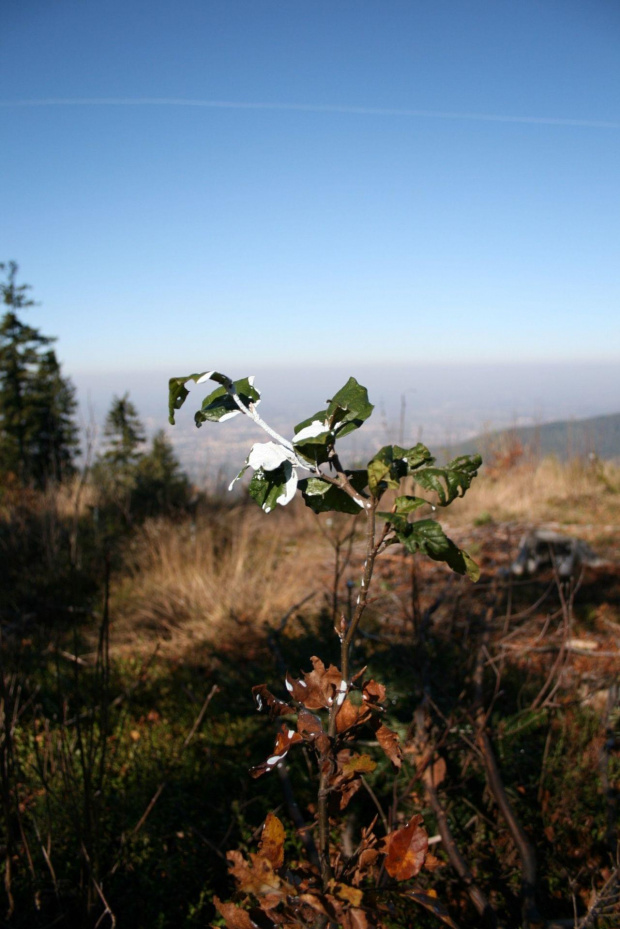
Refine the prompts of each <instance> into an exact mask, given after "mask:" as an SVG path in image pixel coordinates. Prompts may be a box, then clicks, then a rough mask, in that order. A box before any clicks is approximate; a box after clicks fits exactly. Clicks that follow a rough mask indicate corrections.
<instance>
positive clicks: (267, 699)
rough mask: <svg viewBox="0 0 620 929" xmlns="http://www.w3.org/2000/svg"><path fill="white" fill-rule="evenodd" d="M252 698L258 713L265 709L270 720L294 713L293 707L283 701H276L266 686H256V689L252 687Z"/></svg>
mask: <svg viewBox="0 0 620 929" xmlns="http://www.w3.org/2000/svg"><path fill="white" fill-rule="evenodd" d="M252 696H253V697H254V703H255V704H256V709H257V710H258V712H259V713H260V712H261V711H262V710H264V709H265V707H267V709H268V710H269V715H270V717H271V718H272V719H273V718H274V717H275V716H289V715H290V714H291V713H294V712H295V709H294V707H292V706H290V705H289V704H288V703H285V702H284V700H278V698H277V697H274V695H273V694H272V693H271V691H270V690H268V689H267V685H266V684H257V685H256V687H253V688H252Z"/></svg>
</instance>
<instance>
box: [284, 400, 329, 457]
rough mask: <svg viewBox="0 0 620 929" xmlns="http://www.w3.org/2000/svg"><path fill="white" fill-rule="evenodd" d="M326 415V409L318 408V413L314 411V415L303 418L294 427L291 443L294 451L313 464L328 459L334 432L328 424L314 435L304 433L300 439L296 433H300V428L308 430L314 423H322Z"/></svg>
mask: <svg viewBox="0 0 620 929" xmlns="http://www.w3.org/2000/svg"><path fill="white" fill-rule="evenodd" d="M326 417H327V410H320V411H319V412H318V413H315V414H314V416H310V417H309V418H308V419H304V420H303V422H301V423H297V425H296V426H295V427H294V432H295V438H293V445H294V446H295V451H296V452H298V454H300V455H302V456H303V457H304V458H306V459H307V460H308V461H311V462H312V463H313V464H314V465H320V464H324V463H325V462H326V461H327V460H328V456H329V450H330V448H332V447H333V445H334V433H333V432H332V431H331V430H330V428H329V427H328V426H325V428H324V429H323V430H322V431H321V432H318V433H317V434H316V435H305V436H302V438H301V439H298V438H297V435H298V434H299V433H301V432H302V430H309V428H310V427H311V426H313V425H314V424H315V423H321V424H324V423H325V420H326Z"/></svg>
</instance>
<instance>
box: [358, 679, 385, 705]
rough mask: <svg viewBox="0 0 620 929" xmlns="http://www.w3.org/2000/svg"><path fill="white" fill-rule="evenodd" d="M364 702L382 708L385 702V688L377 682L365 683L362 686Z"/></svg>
mask: <svg viewBox="0 0 620 929" xmlns="http://www.w3.org/2000/svg"><path fill="white" fill-rule="evenodd" d="M362 700H363V701H364V702H365V703H368V704H370V705H371V706H380V705H381V704H382V703H384V702H385V687H384V686H383V684H379V683H378V682H377V681H373V680H370V681H365V682H364V684H363V685H362Z"/></svg>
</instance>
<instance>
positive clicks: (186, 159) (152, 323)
mask: <svg viewBox="0 0 620 929" xmlns="http://www.w3.org/2000/svg"><path fill="white" fill-rule="evenodd" d="M0 36H1V38H0V52H1V54H0V113H1V118H2V126H3V131H2V144H1V145H0V196H1V199H0V202H1V203H2V222H1V223H0V260H8V259H15V260H17V261H18V262H19V264H20V268H21V279H22V280H23V281H27V282H29V283H31V284H32V285H33V287H34V291H33V296H34V297H35V298H36V299H38V300H40V301H41V306H39V307H37V308H36V309H33V310H32V311H30V313H29V316H28V321H29V322H31V323H32V324H35V325H38V326H40V327H41V328H42V330H43V331H44V332H46V333H49V334H55V335H57V336H58V337H59V342H58V352H59V355H60V357H61V359H62V360H63V362H64V365H65V370H66V371H67V372H68V373H69V374H72V375H75V376H80V375H81V374H83V373H84V372H132V371H133V372H137V371H141V372H145V371H149V370H151V369H160V370H168V371H169V373H170V374H179V373H185V372H189V371H192V370H204V369H205V368H212V367H218V368H223V369H225V370H228V371H229V372H230V373H231V374H235V375H237V374H245V373H247V370H246V369H248V365H249V366H250V368H252V367H253V366H254V367H260V368H265V367H266V366H277V365H279V364H286V365H288V366H290V365H295V364H300V365H302V364H303V365H304V366H306V367H307V366H308V365H311V364H313V363H321V364H330V365H334V364H340V363H341V362H342V364H343V371H344V374H345V378H344V379H346V376H348V374H349V373H353V371H354V365H355V363H356V362H357V363H360V364H362V363H368V362H370V361H374V362H375V363H377V364H383V365H390V364H412V365H415V364H417V363H428V362H439V361H441V362H456V361H459V362H471V363H479V362H485V363H493V364H497V363H499V364H503V363H506V364H507V363H511V362H515V363H517V362H549V361H552V362H573V361H578V362H597V361H599V362H607V363H609V362H614V361H618V360H620V323H619V320H620V313H619V312H618V308H619V296H620V260H619V259H620V255H619V251H620V249H619V244H620V232H619V228H620V223H619V221H618V218H619V217H620V171H619V165H620V5H618V4H617V3H616V2H615V0H588V2H584V0H433V2H428V0H424V2H422V0H406V2H401V0H381V2H379V0H376V2H371V0H338V2H334V0H330V2H322V0H312V2H310V0H217V2H213V0H179V2H174V3H173V2H171V0H168V2H163V0H148V2H143V0H132V2H130V3H127V2H126V0H123V2H121V0H107V2H106V3H100V2H94V0H71V2H70V0H54V2H53V3H52V2H49V0H4V2H3V3H2V7H1V11H0ZM345 369H346V370H345Z"/></svg>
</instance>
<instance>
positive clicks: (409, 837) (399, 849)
mask: <svg viewBox="0 0 620 929" xmlns="http://www.w3.org/2000/svg"><path fill="white" fill-rule="evenodd" d="M427 850H428V836H427V834H426V829H425V828H424V826H423V825H422V817H421V816H420V815H419V814H418V815H417V816H414V817H413V819H412V820H411V822H409V823H407V825H406V826H404V827H403V828H402V829H396V830H395V831H394V832H390V834H389V835H388V836H386V837H385V839H384V840H383V851H384V852H385V853H386V859H385V870H386V871H387V873H388V874H389V875H390V877H393V878H395V879H396V880H397V881H408V880H409V879H410V878H412V877H415V876H416V874H419V873H420V871H421V870H422V866H423V865H424V859H425V857H426V852H427Z"/></svg>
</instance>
